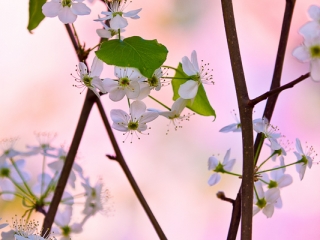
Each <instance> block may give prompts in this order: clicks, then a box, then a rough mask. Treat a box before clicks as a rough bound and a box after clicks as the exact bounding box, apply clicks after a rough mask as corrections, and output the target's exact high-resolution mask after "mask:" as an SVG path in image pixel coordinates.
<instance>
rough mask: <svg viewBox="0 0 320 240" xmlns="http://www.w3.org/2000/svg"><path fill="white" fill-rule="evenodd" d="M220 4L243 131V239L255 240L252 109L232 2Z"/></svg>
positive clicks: (234, 229)
mask: <svg viewBox="0 0 320 240" xmlns="http://www.w3.org/2000/svg"><path fill="white" fill-rule="evenodd" d="M221 3H222V11H223V19H224V25H225V30H226V36H227V42H228V48H229V55H230V60H231V66H232V72H233V78H234V83H235V87H236V93H237V100H238V108H239V112H240V121H241V128H242V151H243V152H242V154H243V167H242V176H243V178H242V188H241V189H242V191H241V195H242V201H241V216H242V221H241V239H246V240H250V239H251V238H252V202H253V195H252V190H253V170H254V163H253V159H254V155H253V126H252V109H253V108H252V107H251V106H249V105H248V104H247V103H248V102H249V96H248V91H247V86H246V81H245V77H244V72H243V67H242V61H241V55H240V49H239V43H238V37H237V32H236V25H235V20H234V13H233V6H232V0H222V1H221ZM230 230H231V231H235V232H234V233H233V235H236V231H237V227H236V228H233V227H231V229H230Z"/></svg>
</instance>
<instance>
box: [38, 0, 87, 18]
mask: <svg viewBox="0 0 320 240" xmlns="http://www.w3.org/2000/svg"><path fill="white" fill-rule="evenodd" d="M83 1H84V0H52V1H51V2H47V3H45V4H44V5H43V6H42V13H43V14H44V15H45V16H46V17H50V18H53V17H56V16H58V18H59V19H60V21H61V22H63V23H64V24H67V23H73V22H74V21H76V19H77V15H88V14H90V12H91V10H90V8H88V7H87V6H86V5H85V4H84V3H83Z"/></svg>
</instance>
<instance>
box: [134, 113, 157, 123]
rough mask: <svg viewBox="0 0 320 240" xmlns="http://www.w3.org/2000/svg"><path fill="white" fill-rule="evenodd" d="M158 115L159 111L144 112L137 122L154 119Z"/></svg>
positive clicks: (146, 121)
mask: <svg viewBox="0 0 320 240" xmlns="http://www.w3.org/2000/svg"><path fill="white" fill-rule="evenodd" d="M158 116H159V113H157V112H145V113H143V114H142V116H141V118H140V121H139V124H140V123H142V124H144V123H148V122H151V121H153V120H154V119H156V118H157V117H158Z"/></svg>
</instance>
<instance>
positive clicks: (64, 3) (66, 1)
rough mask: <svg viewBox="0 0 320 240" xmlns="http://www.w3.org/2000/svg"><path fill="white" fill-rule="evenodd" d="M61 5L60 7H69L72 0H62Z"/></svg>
mask: <svg viewBox="0 0 320 240" xmlns="http://www.w3.org/2000/svg"><path fill="white" fill-rule="evenodd" d="M61 5H62V7H71V5H72V0H62V2H61Z"/></svg>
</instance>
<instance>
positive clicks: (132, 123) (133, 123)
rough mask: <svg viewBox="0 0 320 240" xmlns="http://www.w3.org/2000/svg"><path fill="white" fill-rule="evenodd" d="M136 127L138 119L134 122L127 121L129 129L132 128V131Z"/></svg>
mask: <svg viewBox="0 0 320 240" xmlns="http://www.w3.org/2000/svg"><path fill="white" fill-rule="evenodd" d="M138 127H139V123H138V121H136V122H132V121H130V122H129V123H128V129H129V130H133V131H134V130H137V129H138Z"/></svg>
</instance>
